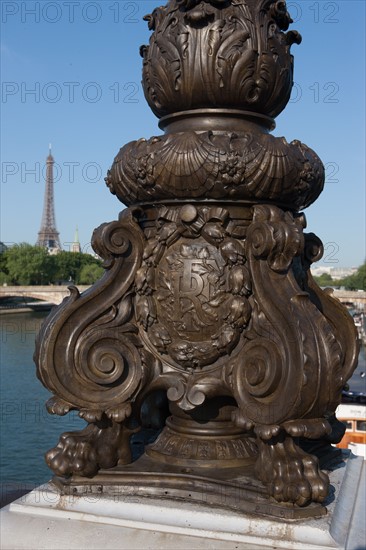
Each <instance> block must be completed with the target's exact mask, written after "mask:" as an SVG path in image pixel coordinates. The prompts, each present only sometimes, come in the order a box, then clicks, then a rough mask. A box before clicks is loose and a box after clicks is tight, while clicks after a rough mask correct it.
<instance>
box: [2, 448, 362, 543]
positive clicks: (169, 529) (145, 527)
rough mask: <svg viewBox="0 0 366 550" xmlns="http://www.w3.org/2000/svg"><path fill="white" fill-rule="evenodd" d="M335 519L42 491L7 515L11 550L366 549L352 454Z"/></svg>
mask: <svg viewBox="0 0 366 550" xmlns="http://www.w3.org/2000/svg"><path fill="white" fill-rule="evenodd" d="M330 482H331V486H332V487H333V489H334V490H333V491H331V495H330V497H329V499H328V501H327V503H326V506H327V511H328V513H327V515H325V516H322V517H320V518H318V519H316V518H314V519H310V520H309V519H307V520H297V521H289V520H283V519H271V520H270V519H268V518H265V517H260V516H258V515H257V516H254V515H250V514H244V515H243V514H239V513H235V512H232V511H228V510H227V509H226V508H225V503H224V502H223V503H222V505H221V506H215V507H209V506H207V505H205V504H192V503H187V502H184V501H179V500H177V499H176V500H168V499H157V498H148V497H138V496H127V495H123V487H120V494H119V495H115V496H114V498H112V497H110V496H109V497H108V496H105V495H102V494H98V493H97V492H96V491H97V487H95V492H93V493H91V494H89V495H85V496H82V497H81V496H73V495H61V494H60V491H59V490H58V489H57V488H56V486H55V485H54V484H53V483H49V484H46V485H42V486H41V487H39V488H37V489H35V490H34V491H32V492H31V493H28V494H27V495H26V496H24V497H22V498H21V499H18V500H16V501H15V502H13V503H12V504H10V505H9V506H7V507H6V508H4V509H3V510H2V512H1V530H2V532H1V547H2V549H3V550H15V549H16V550H20V549H24V550H33V549H37V550H42V549H44V550H46V549H47V550H49V549H50V548H52V549H55V550H56V549H60V550H61V549H62V550H64V549H65V548H68V549H70V550H72V549H75V550H76V549H77V550H82V549H84V548H87V549H88V550H93V549H100V548H105V549H106V550H112V549H113V550H114V549H119V550H121V549H126V550H127V549H128V550H130V549H132V548H135V549H139V548H144V549H145V548H146V549H147V548H149V549H155V548H156V549H158V548H159V549H168V548H169V549H170V548H173V547H174V548H175V549H186V548H194V549H200V548H202V549H203V548H205V549H208V548H212V549H215V550H221V549H225V550H229V549H237V548H241V549H252V548H253V549H254V548H263V549H265V548H274V547H275V548H284V549H296V550H309V549H313V550H315V549H316V550H323V549H326V548H338V549H340V548H342V549H347V550H348V549H349V550H361V549H362V548H365V540H366V533H365V517H366V510H365V462H364V461H363V460H362V459H361V458H360V457H355V456H353V455H350V457H349V458H348V459H347V460H346V462H345V463H344V464H343V465H342V467H340V468H338V469H336V470H335V471H333V472H331V473H330Z"/></svg>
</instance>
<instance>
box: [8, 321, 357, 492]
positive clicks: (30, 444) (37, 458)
mask: <svg viewBox="0 0 366 550" xmlns="http://www.w3.org/2000/svg"><path fill="white" fill-rule="evenodd" d="M45 316H46V314H45V313H32V312H29V313H11V314H6V315H0V333H1V352H0V359H1V360H0V387H1V389H0V396H1V418H0V422H1V423H0V435H1V439H0V443H1V445H0V448H1V453H0V459H1V470H0V472H1V482H2V483H3V484H4V483H9V482H11V483H16V484H23V485H25V484H29V485H30V486H32V485H33V486H37V485H39V484H40V483H43V482H46V481H47V480H49V479H50V477H51V475H52V474H51V471H50V470H49V469H48V467H47V466H46V464H45V462H44V460H43V455H44V453H45V452H46V451H47V450H48V449H50V448H52V447H54V446H55V445H56V444H57V442H58V439H59V436H60V434H61V433H63V432H65V431H69V430H72V431H74V430H79V429H82V428H83V426H85V422H84V421H83V420H81V419H80V418H79V417H78V416H77V413H75V412H73V413H70V414H69V415H67V416H64V417H59V416H53V415H49V414H48V413H47V411H46V408H45V402H46V401H47V399H48V398H49V397H50V395H51V394H50V393H49V392H48V391H47V390H46V389H45V388H44V387H43V386H42V384H41V383H40V382H39V380H38V379H37V377H36V368H35V365H34V363H33V359H32V357H33V352H34V340H35V337H36V334H37V332H38V330H39V327H40V325H41V323H42V321H43V319H44V318H45ZM363 372H366V366H365V350H364V348H363V349H362V350H361V353H360V358H359V365H358V367H357V369H356V371H355V373H354V375H353V377H352V379H351V380H350V381H349V385H350V389H351V390H353V391H363V392H366V386H365V384H366V378H364V377H362V376H361V374H362V373H363Z"/></svg>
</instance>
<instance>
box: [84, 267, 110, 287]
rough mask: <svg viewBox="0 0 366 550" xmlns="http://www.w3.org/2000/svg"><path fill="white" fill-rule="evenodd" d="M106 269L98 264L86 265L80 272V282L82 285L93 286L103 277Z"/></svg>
mask: <svg viewBox="0 0 366 550" xmlns="http://www.w3.org/2000/svg"><path fill="white" fill-rule="evenodd" d="M103 273H104V269H103V268H102V267H101V266H100V265H97V264H88V265H84V267H82V269H81V271H80V276H79V282H80V284H82V285H92V284H93V283H95V282H96V281H98V279H100V278H101V277H102V275H103Z"/></svg>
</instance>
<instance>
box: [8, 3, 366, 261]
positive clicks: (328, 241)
mask: <svg viewBox="0 0 366 550" xmlns="http://www.w3.org/2000/svg"><path fill="white" fill-rule="evenodd" d="M287 4H288V8H289V11H290V13H291V14H292V17H293V19H294V20H295V23H294V24H293V25H292V27H291V28H292V29H296V30H298V31H299V32H300V33H301V34H302V36H303V42H302V44H301V45H300V46H296V45H294V46H293V47H292V52H293V54H294V56H295V78H294V80H295V83H296V84H295V87H294V90H293V95H292V99H291V101H290V104H289V105H288V107H287V109H286V110H285V111H284V112H283V113H282V114H281V115H280V116H279V117H278V118H277V128H276V130H275V131H274V135H277V136H285V137H286V139H287V140H288V141H291V140H293V139H299V140H301V141H303V142H304V143H306V144H307V145H308V146H310V147H312V148H313V149H314V150H315V151H316V152H317V153H318V155H319V156H320V157H321V159H322V160H323V162H324V164H325V165H326V169H327V184H326V187H325V190H324V191H323V194H322V195H321V197H320V198H319V199H318V201H317V202H316V203H315V204H314V205H312V206H310V207H309V208H308V209H307V210H306V211H305V212H306V216H307V220H308V230H309V231H312V232H314V233H316V234H317V235H318V236H319V237H320V238H321V239H322V240H323V242H324V245H325V255H324V259H323V260H322V261H321V262H320V263H322V264H326V265H328V266H332V265H333V266H334V267H340V266H357V265H360V264H361V263H362V262H363V261H364V259H365V240H364V236H365V101H364V98H365V31H364V26H365V2H364V1H363V0H356V1H353V0H339V1H335V2H332V1H328V0H327V1H307V0H300V1H289V2H287ZM156 5H159V2H158V0H156V1H155V0H141V1H136V0H134V1H129V0H122V1H119V0H102V1H88V0H78V1H76V0H75V1H74V0H69V1H66V0H65V1H63V0H56V1H47V0H44V1H38V2H37V1H6V0H2V2H1V18H2V23H1V31H2V39H1V56H2V64H1V69H2V98H1V115H2V117H1V120H2V122H1V237H0V238H1V240H2V241H3V242H6V243H12V242H21V241H27V242H31V243H35V241H36V239H37V232H38V230H39V226H40V222H41V216H42V208H43V194H44V178H43V174H42V173H44V165H45V158H46V156H47V154H48V143H49V142H51V143H52V152H53V155H54V157H55V161H56V163H57V167H56V174H55V176H56V183H55V203H56V222H57V227H58V230H59V232H60V237H61V242H62V243H64V248H65V249H67V248H68V246H69V245H68V244H67V243H70V242H71V241H72V240H73V237H74V232H75V227H76V226H78V227H79V236H80V241H81V245H82V247H83V249H84V250H85V251H88V250H90V245H89V242H90V238H91V234H92V231H93V229H94V228H95V227H97V226H99V225H100V224H101V223H103V222H105V221H111V220H113V219H116V217H117V216H118V212H119V211H120V210H121V209H122V208H123V206H122V204H121V203H119V202H118V200H117V199H116V198H115V197H113V196H112V195H111V194H110V193H109V191H108V189H107V187H106V186H105V184H104V176H105V174H106V171H107V169H108V168H109V167H110V165H111V163H112V161H113V158H114V156H115V155H116V154H117V152H118V150H119V148H120V147H121V146H123V145H124V144H125V143H126V142H128V141H130V140H133V139H139V138H140V137H146V138H148V137H150V136H152V135H159V133H161V132H160V130H159V128H158V126H157V119H156V117H155V116H154V115H153V113H152V112H151V111H150V110H149V108H148V106H147V104H146V102H145V99H144V96H143V92H142V88H141V83H140V81H141V66H142V60H141V58H140V56H139V46H140V45H141V44H145V43H147V42H148V39H149V35H150V32H149V31H148V28H147V24H146V22H144V21H143V20H142V17H143V15H145V14H146V13H150V12H151V11H152V9H153V8H154V7H155V6H156ZM32 90H33V92H32Z"/></svg>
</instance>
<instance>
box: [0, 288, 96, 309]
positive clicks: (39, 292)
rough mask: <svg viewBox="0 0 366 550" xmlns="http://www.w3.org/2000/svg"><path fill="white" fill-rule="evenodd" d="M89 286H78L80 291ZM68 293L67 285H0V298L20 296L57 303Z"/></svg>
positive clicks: (25, 298)
mask: <svg viewBox="0 0 366 550" xmlns="http://www.w3.org/2000/svg"><path fill="white" fill-rule="evenodd" d="M88 288H89V286H81V285H80V286H78V289H79V291H80V292H84V290H86V289H88ZM69 294H70V291H69V290H68V288H67V286H63V285H62V286H56V285H49V286H1V287H0V299H1V298H10V297H13V296H14V297H16V296H21V297H23V298H24V300H25V301H26V300H27V298H36V299H38V300H43V301H45V302H50V303H52V304H55V305H58V304H60V303H61V302H62V300H63V299H64V298H65V297H66V296H68V295H69Z"/></svg>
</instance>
